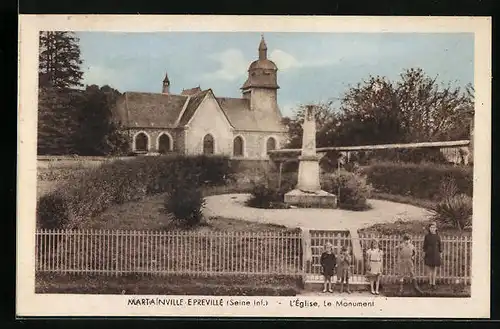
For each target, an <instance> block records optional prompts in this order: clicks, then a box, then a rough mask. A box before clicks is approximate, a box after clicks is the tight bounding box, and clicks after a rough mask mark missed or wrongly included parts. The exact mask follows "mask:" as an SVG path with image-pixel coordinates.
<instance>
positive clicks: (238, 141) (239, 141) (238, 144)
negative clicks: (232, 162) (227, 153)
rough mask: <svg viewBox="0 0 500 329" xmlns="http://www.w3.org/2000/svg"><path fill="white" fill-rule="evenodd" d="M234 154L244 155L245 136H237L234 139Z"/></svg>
mask: <svg viewBox="0 0 500 329" xmlns="http://www.w3.org/2000/svg"><path fill="white" fill-rule="evenodd" d="M233 155H234V156H243V138H242V137H241V136H237V137H236V138H235V139H234V141H233Z"/></svg>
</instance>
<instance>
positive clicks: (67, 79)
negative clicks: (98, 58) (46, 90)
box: [38, 31, 83, 89]
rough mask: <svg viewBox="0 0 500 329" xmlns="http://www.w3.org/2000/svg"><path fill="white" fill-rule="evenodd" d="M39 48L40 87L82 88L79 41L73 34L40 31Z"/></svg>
mask: <svg viewBox="0 0 500 329" xmlns="http://www.w3.org/2000/svg"><path fill="white" fill-rule="evenodd" d="M39 47H40V50H39V55H38V57H39V68H38V69H39V70H38V71H39V85H40V87H47V86H52V87H54V88H58V89H67V88H72V87H81V86H83V85H82V84H81V80H82V77H83V72H82V71H81V68H80V66H81V64H82V60H81V59H80V46H79V39H78V37H77V36H76V35H75V34H74V33H73V32H63V31H42V32H40V37H39Z"/></svg>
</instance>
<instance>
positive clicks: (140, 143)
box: [135, 132, 149, 152]
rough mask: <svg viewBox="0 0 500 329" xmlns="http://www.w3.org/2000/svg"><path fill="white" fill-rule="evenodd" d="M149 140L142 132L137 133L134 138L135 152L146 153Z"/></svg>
mask: <svg viewBox="0 0 500 329" xmlns="http://www.w3.org/2000/svg"><path fill="white" fill-rule="evenodd" d="M148 144H149V138H148V135H146V134H145V133H143V132H140V133H138V134H137V135H136V136H135V150H136V151H139V152H147V151H148Z"/></svg>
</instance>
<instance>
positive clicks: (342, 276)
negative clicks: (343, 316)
mask: <svg viewBox="0 0 500 329" xmlns="http://www.w3.org/2000/svg"><path fill="white" fill-rule="evenodd" d="M350 270H351V255H350V254H349V250H348V248H347V247H346V246H343V247H342V250H341V252H340V255H339V257H338V265H337V275H338V276H339V281H340V283H341V285H340V292H341V293H342V292H344V282H345V284H346V285H347V293H348V294H350V293H351V290H349V274H350Z"/></svg>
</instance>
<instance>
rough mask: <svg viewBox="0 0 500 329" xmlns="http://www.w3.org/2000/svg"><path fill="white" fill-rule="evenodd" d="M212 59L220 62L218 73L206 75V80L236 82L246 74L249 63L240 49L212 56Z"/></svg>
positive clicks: (204, 76) (228, 50)
mask: <svg viewBox="0 0 500 329" xmlns="http://www.w3.org/2000/svg"><path fill="white" fill-rule="evenodd" d="M210 59H212V60H214V61H216V62H219V63H220V68H219V69H218V70H217V71H214V72H211V73H206V74H204V75H203V78H204V79H207V80H208V79H216V80H226V81H234V80H236V79H238V78H240V77H242V76H243V75H245V74H246V71H247V69H248V65H249V62H248V61H247V60H246V59H245V56H243V53H242V52H241V50H239V49H227V50H225V51H223V52H221V53H216V54H212V55H210Z"/></svg>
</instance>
